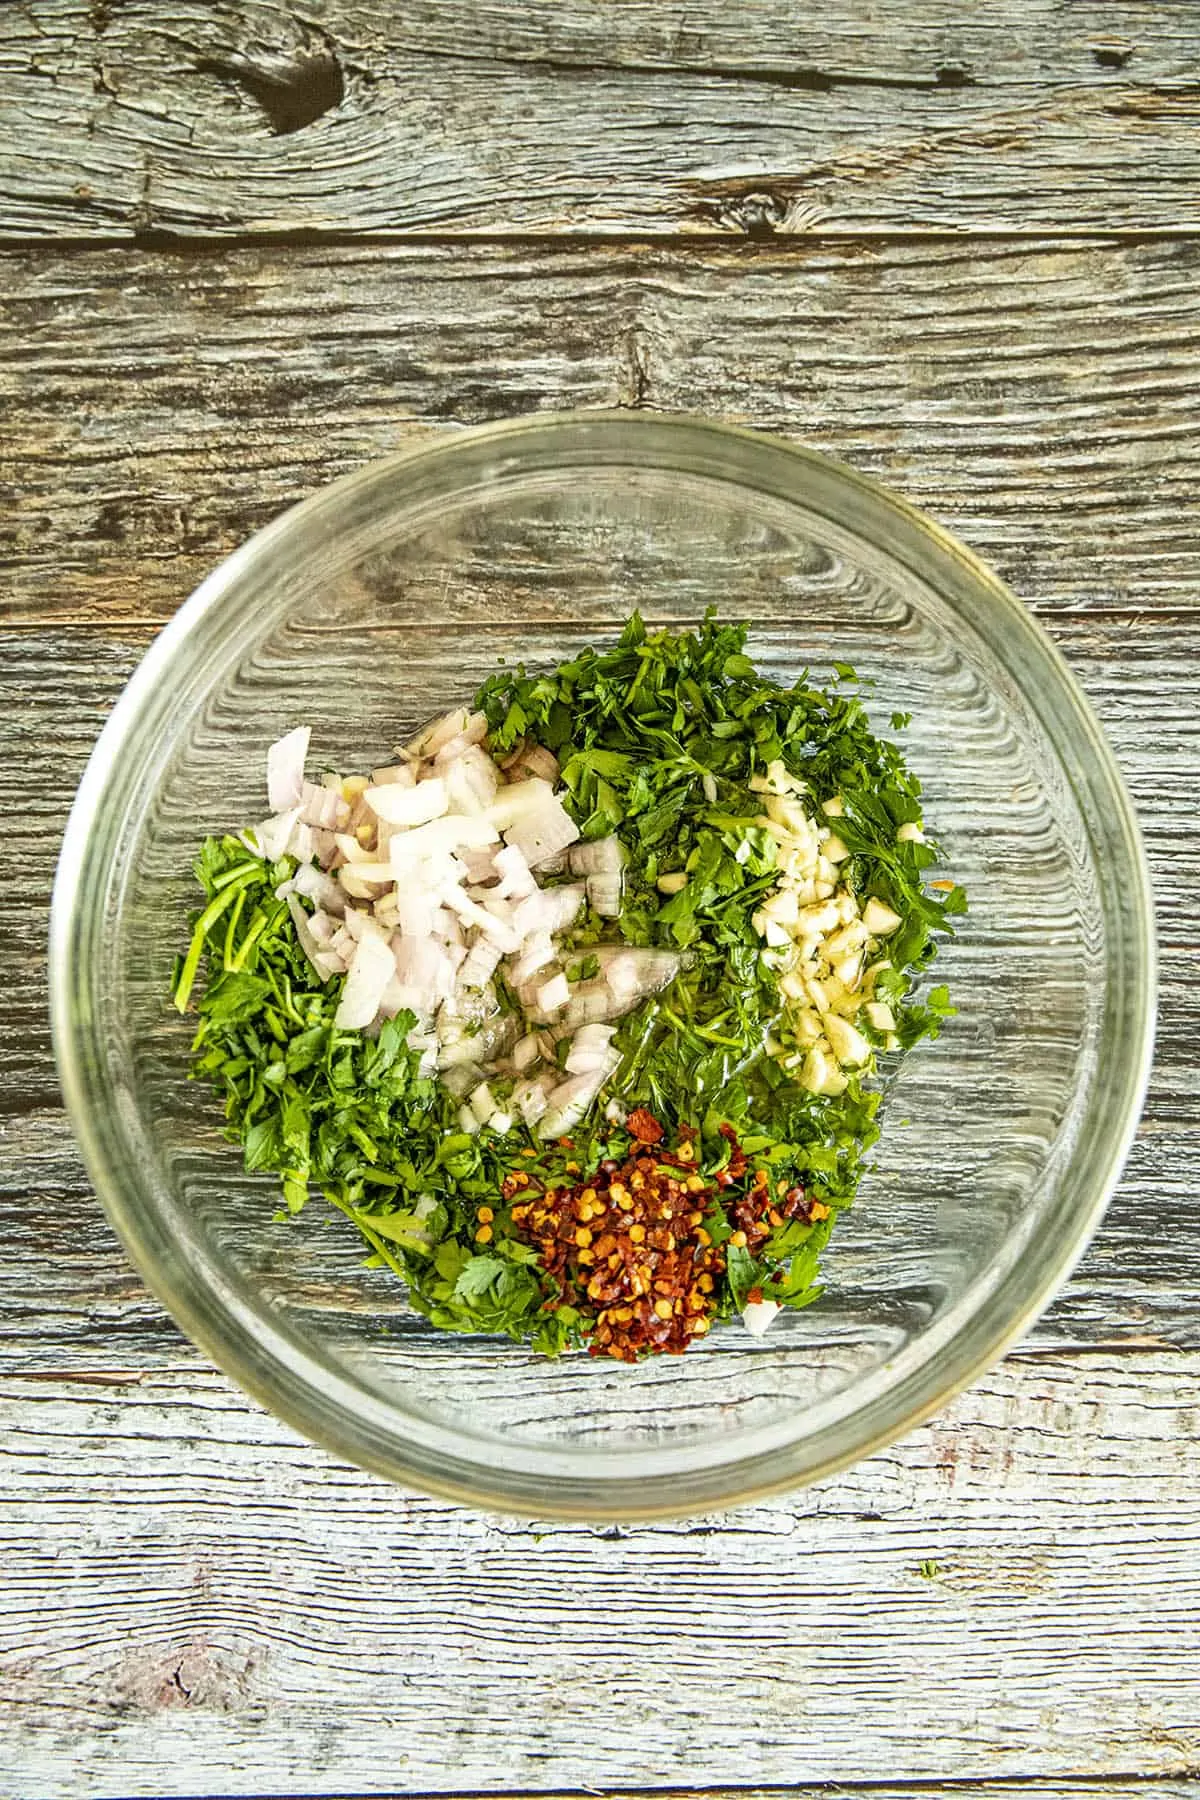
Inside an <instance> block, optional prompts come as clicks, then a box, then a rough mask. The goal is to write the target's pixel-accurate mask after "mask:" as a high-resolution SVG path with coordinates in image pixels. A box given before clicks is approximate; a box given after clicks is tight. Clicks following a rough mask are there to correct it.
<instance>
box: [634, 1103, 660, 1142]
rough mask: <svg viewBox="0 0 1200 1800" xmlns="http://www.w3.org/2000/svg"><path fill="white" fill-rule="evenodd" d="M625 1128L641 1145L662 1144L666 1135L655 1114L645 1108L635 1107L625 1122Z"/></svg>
mask: <svg viewBox="0 0 1200 1800" xmlns="http://www.w3.org/2000/svg"><path fill="white" fill-rule="evenodd" d="M625 1128H626V1130H627V1131H628V1133H629V1135H630V1137H631V1138H633V1139H634V1141H635V1142H636V1143H639V1144H661V1143H662V1141H663V1138H664V1137H665V1135H666V1133H665V1132H664V1130H663V1127H662V1126H661V1125H660V1124H659V1122H658V1120H657V1119H656V1118H655V1117H654V1114H653V1113H649V1112H647V1111H646V1108H645V1107H644V1106H635V1107H634V1109H633V1111H632V1112H631V1113H630V1115H629V1117H628V1118H627V1119H626V1121H625Z"/></svg>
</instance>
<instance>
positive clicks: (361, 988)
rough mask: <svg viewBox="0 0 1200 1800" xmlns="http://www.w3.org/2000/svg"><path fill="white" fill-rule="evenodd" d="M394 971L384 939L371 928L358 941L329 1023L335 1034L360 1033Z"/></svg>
mask: <svg viewBox="0 0 1200 1800" xmlns="http://www.w3.org/2000/svg"><path fill="white" fill-rule="evenodd" d="M395 972H396V963H395V959H394V957H393V956H392V950H391V946H390V944H389V943H388V941H387V939H386V938H384V937H382V936H381V935H380V934H379V932H378V931H377V930H376V929H375V928H374V926H372V928H371V930H370V931H365V932H364V933H363V935H362V937H361V938H360V939H359V941H358V945H357V948H356V949H355V952H354V960H353V962H352V963H351V964H350V971H349V973H348V974H347V976H346V985H345V987H344V988H343V989H342V997H341V1000H340V1001H339V1002H338V1009H337V1012H336V1013H335V1014H334V1016H333V1022H334V1024H335V1025H336V1026H337V1028H338V1030H339V1031H362V1030H363V1029H364V1028H365V1027H366V1026H367V1025H369V1024H370V1023H371V1021H372V1020H373V1019H374V1017H375V1015H376V1013H377V1012H378V1011H379V1002H380V1001H381V1000H382V999H383V995H384V990H385V989H386V987H387V985H388V983H389V982H390V981H391V979H392V976H393V975H394V974H395Z"/></svg>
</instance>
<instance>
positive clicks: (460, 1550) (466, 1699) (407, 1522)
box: [0, 1355, 1200, 1800]
mask: <svg viewBox="0 0 1200 1800" xmlns="http://www.w3.org/2000/svg"><path fill="white" fill-rule="evenodd" d="M1198 1376H1200V1357H1198V1356H1196V1355H1192V1356H1187V1357H1183V1356H1157V1357H1155V1356H1151V1355H1146V1356H1144V1357H1142V1358H1140V1359H1138V1360H1137V1362H1136V1363H1131V1362H1130V1361H1129V1360H1128V1359H1121V1358H1118V1359H1113V1358H1108V1357H1105V1356H1103V1355H1095V1356H1091V1357H1087V1358H1083V1359H1070V1360H1067V1361H1061V1362H1060V1361H1055V1360H1054V1359H1044V1360H1042V1361H1041V1362H1039V1363H1038V1364H1036V1365H1034V1366H1032V1367H1030V1366H1028V1365H1021V1366H1018V1365H1017V1364H1015V1363H1011V1362H1010V1363H1009V1364H1007V1365H1006V1366H1005V1367H1003V1368H1002V1369H1000V1370H999V1371H997V1372H996V1373H995V1374H994V1375H993V1376H991V1377H990V1378H988V1379H987V1380H985V1381H984V1382H982V1383H980V1384H979V1385H978V1386H977V1387H976V1388H975V1390H974V1391H973V1392H972V1393H970V1394H968V1395H965V1396H963V1397H962V1398H961V1399H959V1400H958V1401H957V1402H955V1403H954V1405H953V1406H952V1408H951V1409H950V1410H949V1411H948V1412H947V1413H946V1414H945V1415H944V1416H943V1417H942V1418H941V1419H939V1420H938V1421H936V1422H935V1423H934V1424H933V1425H930V1426H928V1427H925V1428H924V1429H923V1430H921V1431H919V1432H918V1433H916V1434H915V1435H914V1436H913V1437H912V1438H910V1439H909V1440H908V1441H907V1442H906V1443H904V1444H902V1445H899V1446H897V1447H895V1448H893V1449H892V1450H890V1451H888V1452H887V1453H886V1454H884V1455H881V1456H878V1457H875V1458H873V1459H871V1460H870V1461H869V1462H867V1463H865V1464H863V1465H861V1466H860V1467H859V1468H858V1469H857V1470H855V1471H853V1472H851V1473H849V1474H846V1475H843V1476H841V1477H838V1478H837V1479H836V1480H833V1481H830V1482H827V1483H825V1484H823V1485H822V1486H820V1487H818V1488H816V1489H813V1490H810V1491H809V1492H807V1493H804V1494H800V1495H797V1496H795V1497H794V1498H792V1499H790V1500H786V1501H784V1500H781V1501H775V1502H772V1503H771V1504H769V1505H764V1506H759V1507H756V1508H754V1509H752V1510H748V1511H745V1512H743V1513H740V1514H736V1515H732V1516H729V1517H726V1518H724V1519H722V1520H716V1519H714V1520H710V1521H697V1522H692V1523H690V1524H688V1525H665V1526H656V1527H649V1528H613V1527H609V1528H607V1529H605V1530H603V1531H600V1530H595V1529H589V1528H587V1527H585V1526H562V1525H548V1526H545V1527H541V1528H539V1527H530V1526H527V1525H524V1524H518V1523H515V1522H512V1521H508V1520H501V1519H485V1518H483V1517H480V1516H479V1515H476V1514H473V1513H471V1512H467V1511H461V1510H458V1509H454V1508H447V1507H444V1506H441V1505H439V1504H438V1503H436V1502H433V1501H422V1500H410V1499H407V1498H405V1497H404V1496H403V1495H401V1494H399V1493H397V1492H396V1491H395V1490H393V1489H391V1488H388V1487H386V1486H385V1485H383V1484H381V1483H379V1482H377V1481H375V1480H373V1479H372V1478H371V1477H368V1476H366V1475H363V1474H361V1473H359V1472H357V1471H355V1470H351V1469H343V1468H339V1467H337V1466H335V1465H333V1464H331V1463H330V1462H329V1461H328V1459H327V1458H325V1457H324V1456H323V1455H321V1454H320V1453H319V1452H317V1451H314V1450H312V1449H310V1448H309V1447H308V1446H306V1445H304V1444H303V1443H301V1442H299V1441H298V1440H297V1439H295V1438H294V1437H293V1436H292V1434H291V1433H289V1432H288V1431H286V1430H285V1429H284V1428H283V1427H281V1426H277V1425H275V1424H274V1423H273V1422H271V1421H270V1420H269V1419H267V1418H265V1417H263V1416H262V1415H261V1414H259V1413H257V1412H256V1411H254V1410H252V1409H250V1408H248V1407H247V1406H246V1405H245V1404H244V1403H243V1402H242V1401H241V1400H240V1399H239V1398H238V1396H237V1395H236V1394H234V1393H233V1392H232V1391H231V1390H230V1389H229V1388H228V1387H227V1385H226V1384H225V1383H223V1382H222V1381H220V1380H219V1379H217V1378H216V1377H209V1378H206V1377H202V1376H197V1375H195V1374H194V1373H190V1372H189V1373H187V1374H184V1375H180V1376H175V1377H168V1376H147V1377H145V1378H143V1379H140V1380H134V1381H131V1382H124V1383H122V1382H114V1383H112V1384H111V1385H109V1386H107V1387H105V1386H97V1385H95V1384H92V1383H72V1382H70V1381H66V1382H63V1381H61V1380H56V1381H53V1382H26V1383H21V1382H14V1383H10V1384H9V1386H8V1407H7V1422H8V1429H7V1432H6V1446H5V1451H4V1454H3V1456H2V1457H0V1497H2V1504H3V1507H4V1513H5V1518H6V1559H5V1561H6V1600H7V1604H6V1607H5V1610H4V1615H3V1618H0V1645H2V1646H3V1654H4V1667H5V1671H6V1672H5V1676H4V1695H5V1698H6V1699H7V1701H8V1704H9V1709H10V1710H9V1716H10V1719H11V1721H12V1724H11V1725H10V1730H9V1733H8V1736H7V1751H6V1759H5V1762H6V1767H5V1773H4V1776H3V1777H0V1782H2V1783H3V1791H4V1792H5V1793H7V1794H11V1795H13V1796H16V1795H18V1794H19V1795H21V1796H24V1795H27V1794H29V1793H31V1792H36V1793H37V1794H38V1795H39V1797H40V1800H59V1796H62V1797H63V1800H66V1797H67V1796H69V1797H70V1800H75V1796H76V1795H77V1794H78V1793H79V1792H80V1788H81V1783H82V1782H83V1781H84V1780H86V1787H87V1791H88V1793H89V1794H91V1795H93V1796H95V1800H104V1797H106V1796H118V1795H120V1796H131V1795H139V1794H155V1793H161V1791H162V1783H163V1757H164V1748H165V1745H166V1744H167V1743H168V1741H169V1744H170V1765H171V1777H170V1778H171V1785H172V1788H173V1789H174V1790H175V1791H178V1792H192V1793H206V1792H214V1791H216V1792H221V1791H225V1792H228V1791H230V1789H231V1787H235V1786H236V1789H237V1791H240V1792H243V1793H246V1792H255V1793H264V1792H266V1793H280V1792H288V1793H293V1794H296V1795H300V1794H304V1795H311V1794H322V1793H324V1794H328V1793H349V1792H380V1791H388V1790H398V1791H400V1792H405V1793H423V1792H429V1791H433V1792H456V1791H461V1790H463V1789H467V1788H471V1787H473V1786H481V1787H483V1788H485V1789H489V1790H492V1789H494V1788H495V1787H496V1786H497V1785H503V1787H505V1788H506V1789H512V1788H518V1789H520V1788H529V1789H532V1790H534V1791H538V1792H544V1791H546V1790H548V1789H549V1790H551V1791H554V1790H561V1789H563V1788H570V1789H577V1788H580V1787H584V1788H587V1789H589V1790H591V1791H595V1790H596V1789H597V1788H601V1789H603V1788H604V1787H605V1786H606V1785H607V1784H627V1785H632V1786H635V1787H637V1788H645V1787H654V1786H668V1787H677V1786H679V1785H680V1783H682V1782H686V1781H687V1780H688V1779H689V1778H691V1777H693V1776H694V1775H695V1773H696V1772H697V1757H698V1755H699V1756H701V1757H702V1759H703V1762H702V1766H703V1770H704V1776H705V1782H706V1785H708V1784H712V1785H721V1784H729V1783H733V1784H735V1785H737V1786H744V1784H746V1783H747V1782H758V1783H762V1784H764V1785H765V1786H768V1787H769V1786H771V1785H772V1784H777V1785H784V1784H786V1785H789V1786H790V1785H791V1784H793V1783H800V1784H806V1783H807V1784H815V1783H821V1782H824V1783H831V1784H834V1791H837V1784H845V1785H849V1786H852V1785H853V1784H854V1783H856V1782H863V1781H876V1782H879V1783H880V1784H882V1785H883V1786H884V1787H885V1789H886V1787H887V1785H888V1784H889V1783H890V1784H892V1785H893V1786H896V1785H901V1786H902V1785H903V1784H904V1783H905V1782H906V1781H911V1782H914V1783H918V1784H920V1783H926V1784H928V1785H930V1786H931V1787H936V1784H937V1782H938V1781H939V1780H940V1779H941V1778H943V1777H954V1778H956V1779H963V1778H970V1777H977V1778H980V1779H982V1780H992V1781H994V1780H996V1779H997V1778H1000V1777H1003V1778H1005V1779H1007V1780H1008V1781H1009V1782H1010V1783H1011V1782H1014V1781H1015V1782H1018V1783H1020V1784H1021V1785H1022V1787H1023V1784H1024V1782H1025V1781H1026V1780H1028V1779H1030V1778H1037V1777H1043V1778H1051V1777H1055V1776H1058V1777H1066V1776H1070V1777H1074V1778H1077V1780H1078V1782H1079V1785H1080V1786H1081V1787H1083V1791H1084V1792H1086V1791H1087V1789H1086V1779H1087V1778H1092V1779H1097V1778H1102V1777H1119V1776H1122V1775H1140V1776H1143V1777H1147V1778H1154V1779H1161V1780H1165V1781H1170V1780H1171V1779H1172V1778H1176V1777H1182V1776H1183V1775H1185V1774H1186V1773H1188V1772H1191V1771H1194V1770H1195V1768H1196V1767H1197V1765H1198V1763H1200V1741H1198V1740H1197V1737H1196V1732H1195V1723H1196V1718H1197V1707H1198V1705H1200V1656H1198V1655H1197V1650H1198V1648H1200V1645H1198V1644H1197V1616H1198V1614H1197V1607H1198V1604H1200V1503H1198V1500H1197V1492H1198V1482H1197V1476H1198V1474H1200V1450H1198V1449H1197V1438H1196V1417H1195V1408H1194V1397H1195V1388H1196V1381H1197V1377H1198ZM930 1562H932V1563H934V1564H936V1571H934V1570H931V1571H930V1572H929V1573H927V1574H926V1575H922V1574H921V1572H920V1571H921V1565H922V1563H930ZM731 1669H733V1670H735V1671H736V1679H733V1678H731ZM933 1671H936V1679H933V1678H932V1672H933ZM164 1715H169V1716H164ZM284 1720H286V1730H284V1729H281V1725H282V1722H283V1721H284ZM14 1727H15V1729H14ZM84 1772H86V1774H84ZM498 1772H499V1773H498ZM1066 1785H1067V1791H1068V1792H1070V1784H1069V1782H1068V1783H1067V1784H1066Z"/></svg>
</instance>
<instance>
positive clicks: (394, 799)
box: [363, 776, 450, 826]
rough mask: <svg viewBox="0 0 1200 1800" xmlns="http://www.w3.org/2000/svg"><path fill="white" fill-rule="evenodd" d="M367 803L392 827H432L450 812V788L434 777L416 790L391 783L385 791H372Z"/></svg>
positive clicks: (380, 789) (364, 797) (421, 783)
mask: <svg viewBox="0 0 1200 1800" xmlns="http://www.w3.org/2000/svg"><path fill="white" fill-rule="evenodd" d="M363 799H364V800H365V801H366V803H367V805H368V806H369V807H370V809H371V811H372V812H373V813H374V814H375V815H376V817H377V818H380V819H386V821H387V823H388V824H389V825H404V826H412V825H428V824H429V823H430V822H431V820H433V819H440V818H441V817H442V816H443V814H444V813H446V812H447V811H448V810H449V807H450V801H449V797H448V796H447V793H446V784H445V782H444V781H439V780H438V778H437V777H436V776H434V777H433V778H432V779H431V780H429V781H419V782H418V783H417V784H416V786H415V787H407V786H404V785H403V784H402V783H401V782H398V781H396V782H387V783H386V784H384V785H383V786H382V787H369V788H368V789H367V791H366V793H365V794H364V795H363Z"/></svg>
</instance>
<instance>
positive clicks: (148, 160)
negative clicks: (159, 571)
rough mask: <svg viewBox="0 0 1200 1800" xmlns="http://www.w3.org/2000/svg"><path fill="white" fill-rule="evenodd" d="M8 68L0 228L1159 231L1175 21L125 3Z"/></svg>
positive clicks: (38, 39) (1165, 207)
mask: <svg viewBox="0 0 1200 1800" xmlns="http://www.w3.org/2000/svg"><path fill="white" fill-rule="evenodd" d="M5 24H6V29H5V33H4V40H3V43H0V105H2V107H3V111H2V112H0V130H2V131H3V137H4V141H5V142H6V145H7V149H6V153H5V155H4V158H3V164H2V170H0V230H3V231H5V232H7V233H9V234H12V235H20V236H43V237H48V236H55V235H60V236H63V235H65V236H71V237H75V238H78V237H86V236H93V237H95V236H100V237H109V238H134V237H136V236H138V235H144V234H145V233H147V232H152V231H158V232H165V233H172V234H178V235H181V236H231V235H237V234H239V233H242V232H279V231H318V232H322V233H330V232H331V233H364V232H365V233H389V232H434V233H438V234H447V233H458V234H470V233H492V234H494V233H562V232H570V231H587V232H593V233H601V234H614V233H616V234H619V233H639V234H648V235H661V234H664V233H665V234H671V235H676V234H680V233H684V234H686V233H697V232H707V233H711V232H713V231H722V230H727V231H733V232H736V233H738V234H749V235H751V236H758V235H762V236H770V235H791V234H795V233H800V232H804V231H811V230H813V229H819V230H822V231H834V232H876V231H890V232H895V231H913V230H916V231H928V230H935V231H958V230H971V229H984V230H992V231H995V230H1009V231H1029V230H1034V231H1037V230H1045V229H1065V230H1076V229H1081V228H1082V229H1093V230H1095V229H1106V230H1112V229H1127V230H1132V231H1138V232H1143V231H1146V230H1148V229H1164V230H1176V229H1178V228H1179V227H1180V226H1181V225H1188V224H1192V225H1194V224H1195V223H1196V222H1197V219H1198V218H1200V198H1198V196H1197V191H1196V184H1195V180H1194V170H1195V163H1194V149H1193V140H1194V134H1195V128H1196V121H1197V116H1198V115H1197V106H1198V101H1197V84H1196V76H1197V67H1198V62H1197V55H1196V45H1195V39H1194V35H1192V34H1191V32H1190V29H1189V23H1188V8H1187V6H1186V5H1185V4H1181V3H1179V0H1175V3H1174V4H1165V5H1157V6H1151V5H1138V6H1134V7H1128V8H1125V9H1123V13H1122V14H1120V15H1117V18H1116V19H1115V20H1114V18H1113V16H1112V14H1111V12H1110V11H1109V10H1107V9H1105V8H1103V7H1101V6H1099V5H1098V4H1094V3H1089V4H1087V5H1081V6H1078V7H1071V8H1059V7H1051V6H1048V5H1046V4H1044V3H1041V0H1025V3H1024V4H1023V5H1021V6H1018V7H1016V8H1015V9H1013V8H1010V9H1008V10H1007V11H1006V12H1005V13H1004V15H1003V16H1002V17H1001V16H1000V15H997V16H996V17H995V18H993V19H991V20H987V21H985V20H982V19H976V20H974V21H963V20H962V19H961V18H956V17H955V16H954V9H953V8H952V7H951V6H950V5H949V4H948V3H947V0H920V3H919V4H915V5H913V6H909V7H905V6H902V5H901V4H900V0H888V3H887V4H886V5H884V6H882V7H872V8H871V9H870V10H869V12H865V11H864V9H863V8H861V7H855V6H854V5H852V4H850V3H849V0H843V3H842V4H841V5H840V6H838V7H835V8H833V9H832V14H831V16H829V17H827V16H826V10H825V9H821V12H820V14H819V15H814V14H813V13H812V12H811V10H810V9H805V8H800V9H793V8H788V7H786V6H784V5H783V4H782V0H760V3H757V4H754V5H747V6H742V7H740V8H738V9H737V14H736V22H735V17H734V15H733V14H732V13H731V12H730V10H729V9H728V8H722V7H721V6H720V4H719V0H703V4H700V5H696V6H690V7H688V8H687V9H685V10H684V11H683V12H682V13H675V12H671V11H670V10H669V9H665V8H660V7H655V6H652V5H650V4H648V3H647V0H641V3H640V4H638V5H636V6H632V7H629V8H628V9H626V8H624V7H615V6H606V7H601V8H597V7H594V6H587V5H583V4H580V3H579V0H573V3H572V4H569V5H564V6H554V5H552V4H550V0H540V4H539V5H538V6H536V7H534V8H526V7H524V6H520V5H518V4H517V0H504V3H497V4H492V5H489V6H486V7H483V8H475V7H472V6H469V5H467V4H466V0H458V3H457V4H455V5H452V6H448V7H445V8H437V9H435V8H434V7H433V6H432V5H430V4H424V5H421V6H418V7H404V8H387V7H377V6H376V7H371V6H364V5H361V4H353V3H352V0H333V3H330V4H326V5H323V6H322V7H321V9H320V12H319V15H318V16H315V17H312V16H309V15H299V14H296V13H295V12H294V11H293V9H292V8H290V7H288V6H287V5H285V4H284V3H283V0H238V3H237V4H233V3H228V0H227V3H225V4H219V5H214V6H206V7H191V8H180V7H173V6H171V5H170V4H168V3H167V0H156V3H155V4H151V5H141V6H138V7H126V6H120V5H110V4H102V5H97V4H95V3H94V0H93V3H92V4H89V3H88V0H27V4H25V5H23V6H20V7H16V6H13V7H9V8H8V9H7V12H6V20H5Z"/></svg>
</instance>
